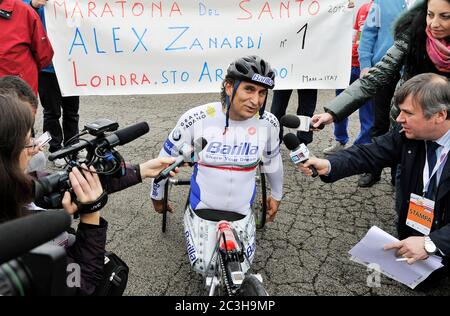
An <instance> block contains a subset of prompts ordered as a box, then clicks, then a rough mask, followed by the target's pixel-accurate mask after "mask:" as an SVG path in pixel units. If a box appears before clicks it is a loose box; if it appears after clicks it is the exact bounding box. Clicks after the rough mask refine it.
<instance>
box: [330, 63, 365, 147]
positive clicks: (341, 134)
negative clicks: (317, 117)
mask: <svg viewBox="0 0 450 316" xmlns="http://www.w3.org/2000/svg"><path fill="white" fill-rule="evenodd" d="M357 79H359V67H352V71H351V76H350V84H352V83H353V82H354V81H355V80H357ZM342 91H344V90H336V96H338V95H339V94H340V93H341V92H342ZM373 120H374V117H373V103H372V99H370V100H369V101H367V102H366V103H365V104H364V105H363V106H362V107H360V108H359V123H360V132H359V135H358V137H357V138H356V140H355V144H368V143H370V142H371V134H370V131H371V128H372V126H373ZM347 126H348V117H346V118H345V119H343V120H342V121H340V122H338V123H334V137H335V138H336V141H338V142H340V143H341V144H343V145H345V144H347V143H348V139H349V138H348V132H347Z"/></svg>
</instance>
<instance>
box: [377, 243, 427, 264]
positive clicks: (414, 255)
mask: <svg viewBox="0 0 450 316" xmlns="http://www.w3.org/2000/svg"><path fill="white" fill-rule="evenodd" d="M424 245H425V239H424V237H421V236H415V237H408V238H406V239H403V240H400V241H396V242H392V243H389V244H386V245H384V250H390V249H397V253H396V254H397V256H399V257H403V258H406V259H407V260H406V262H408V264H413V263H414V262H416V261H417V260H425V259H427V258H428V254H427V252H426V251H425V246H424Z"/></svg>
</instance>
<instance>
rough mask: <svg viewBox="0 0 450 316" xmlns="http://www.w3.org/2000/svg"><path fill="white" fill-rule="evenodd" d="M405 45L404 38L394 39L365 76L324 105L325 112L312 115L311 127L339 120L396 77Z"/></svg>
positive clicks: (404, 51)
mask: <svg viewBox="0 0 450 316" xmlns="http://www.w3.org/2000/svg"><path fill="white" fill-rule="evenodd" d="M407 47H408V44H407V42H406V41H405V40H403V39H398V40H396V41H395V42H394V45H393V46H392V47H391V48H390V49H389V50H388V52H387V53H386V55H384V56H383V58H382V59H381V61H380V62H378V63H377V64H376V65H375V66H374V67H372V68H370V70H369V72H368V73H367V75H366V76H364V77H363V78H360V79H358V80H356V81H355V82H353V83H352V84H351V85H350V86H349V87H348V88H347V89H345V90H344V91H343V92H342V93H341V94H339V95H338V96H337V97H336V98H334V99H333V100H332V101H331V102H330V103H328V104H327V105H326V106H324V109H325V112H326V113H322V114H317V115H314V116H313V117H312V122H313V127H315V128H317V127H319V126H320V125H321V124H330V123H332V122H340V121H341V120H343V119H344V118H346V117H348V116H350V115H351V114H352V113H353V112H355V111H356V110H358V109H359V108H360V107H361V106H362V105H364V104H365V102H366V101H367V100H368V99H370V98H371V97H373V96H374V95H375V94H376V93H377V91H378V90H379V89H382V88H383V87H384V86H386V85H387V84H389V83H390V82H391V81H392V80H394V79H395V78H397V76H398V73H399V72H400V69H401V68H402V66H403V60H404V57H405V54H406V51H407Z"/></svg>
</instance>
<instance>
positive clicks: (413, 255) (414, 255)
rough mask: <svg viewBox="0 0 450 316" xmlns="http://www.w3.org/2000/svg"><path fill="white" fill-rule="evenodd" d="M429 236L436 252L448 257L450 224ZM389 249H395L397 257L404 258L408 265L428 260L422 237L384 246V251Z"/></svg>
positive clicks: (449, 251)
mask: <svg viewBox="0 0 450 316" xmlns="http://www.w3.org/2000/svg"><path fill="white" fill-rule="evenodd" d="M429 236H430V239H431V241H432V242H433V243H434V244H435V245H436V248H437V249H438V250H437V252H440V253H441V254H442V255H444V256H449V255H450V237H449V236H450V224H447V225H445V226H443V227H441V228H440V229H437V230H435V231H433V232H431V233H430V235H429ZM390 249H396V254H397V256H399V257H403V258H406V259H407V262H408V263H409V264H413V263H414V262H416V261H418V260H425V259H427V258H428V254H427V252H426V251H425V237H424V236H413V237H408V238H406V239H403V240H400V241H398V242H393V243H389V244H386V245H385V246H384V250H390Z"/></svg>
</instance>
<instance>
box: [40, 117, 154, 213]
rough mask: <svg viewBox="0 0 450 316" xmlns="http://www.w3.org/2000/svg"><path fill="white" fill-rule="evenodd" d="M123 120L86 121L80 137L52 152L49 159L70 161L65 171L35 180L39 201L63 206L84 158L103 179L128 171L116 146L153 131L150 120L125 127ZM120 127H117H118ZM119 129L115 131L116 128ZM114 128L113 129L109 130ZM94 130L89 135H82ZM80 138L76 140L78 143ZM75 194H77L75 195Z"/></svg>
mask: <svg viewBox="0 0 450 316" xmlns="http://www.w3.org/2000/svg"><path fill="white" fill-rule="evenodd" d="M118 127H119V124H118V123H116V122H113V121H111V120H109V119H98V120H96V121H95V122H92V123H90V124H87V125H85V127H84V129H83V131H81V133H80V135H78V137H76V138H74V139H73V141H72V140H71V141H69V145H68V146H66V147H64V148H62V149H61V150H59V151H57V152H54V153H52V154H50V155H49V157H48V160H50V161H53V160H55V159H58V158H64V159H65V160H66V162H67V165H66V167H65V170H64V171H59V172H55V173H53V174H51V175H48V176H46V177H41V178H39V179H37V180H34V190H35V201H36V202H37V204H41V205H44V206H45V207H46V208H61V207H62V205H61V201H62V198H63V196H64V193H65V192H66V191H69V192H71V194H72V195H73V192H72V191H71V185H70V181H69V173H70V171H71V170H72V168H73V167H78V168H81V163H82V162H84V163H85V164H86V166H87V167H88V168H89V167H90V166H94V168H95V169H96V172H97V174H98V175H99V177H100V180H101V181H102V183H103V181H105V177H108V176H115V177H121V176H124V175H125V173H126V167H125V161H124V159H123V157H122V156H121V155H120V154H119V152H118V151H116V150H115V149H114V147H115V146H119V145H124V144H127V143H129V142H131V141H133V140H135V139H136V138H138V137H140V136H142V135H144V134H146V133H147V132H148V131H149V127H148V124H147V123H146V122H141V123H137V124H134V125H131V126H128V127H126V128H123V129H121V130H117V129H118ZM116 130H117V131H116ZM114 131H115V132H114ZM109 132H110V133H109ZM86 134H90V135H91V136H92V137H90V138H89V139H86V138H81V136H83V135H86ZM74 142H76V143H74ZM83 149H86V151H87V155H86V159H85V160H84V161H81V162H80V161H79V160H78V159H77V156H78V153H79V152H80V151H81V150H83ZM73 198H74V196H73Z"/></svg>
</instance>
